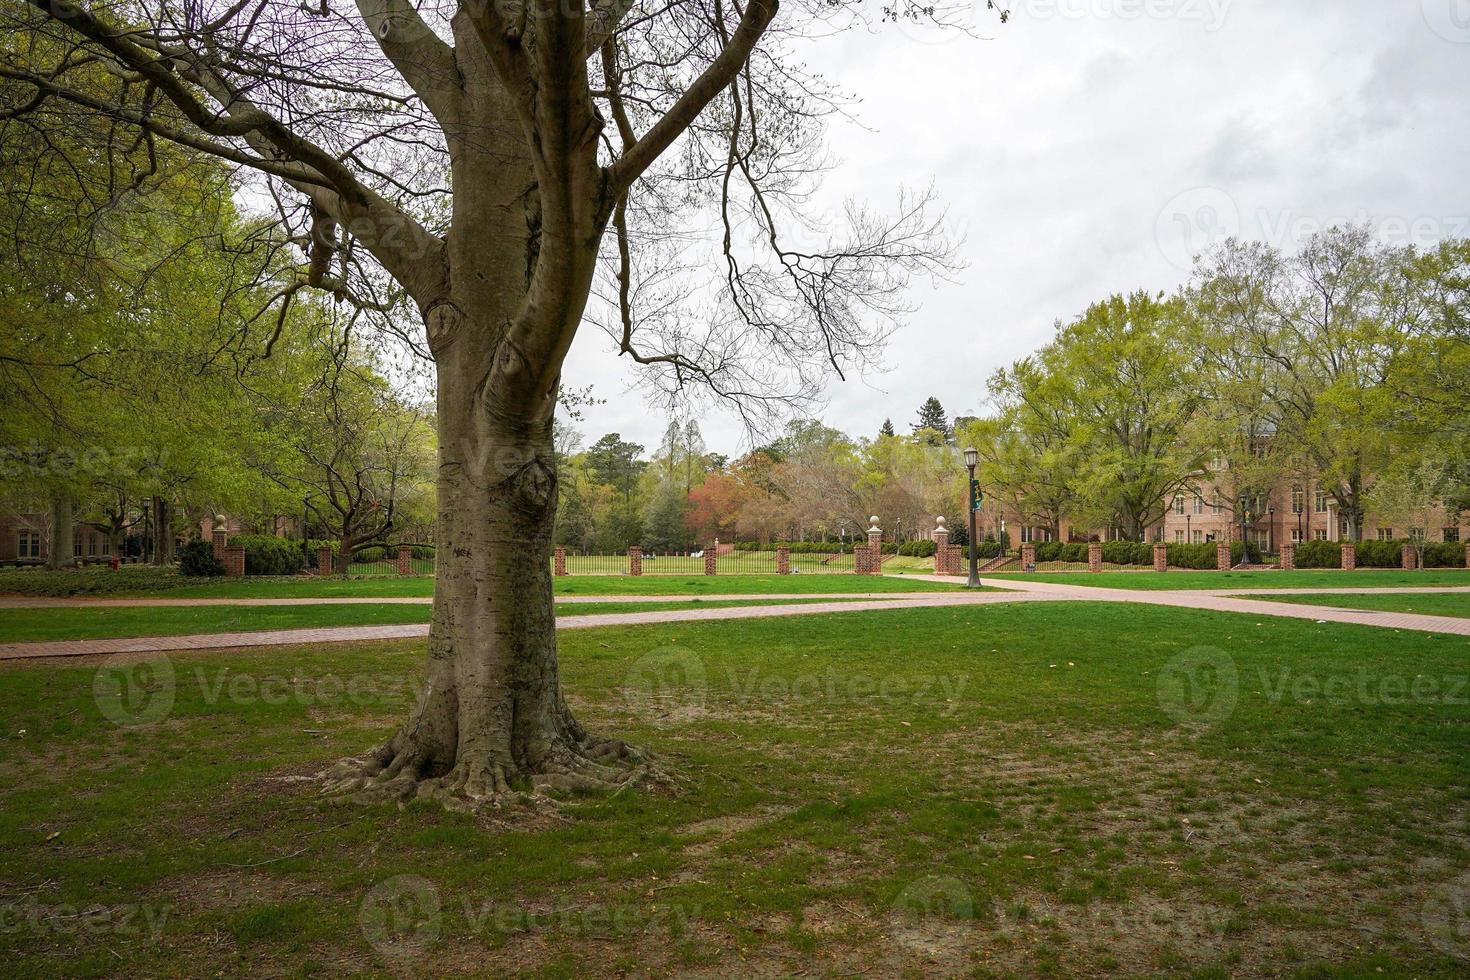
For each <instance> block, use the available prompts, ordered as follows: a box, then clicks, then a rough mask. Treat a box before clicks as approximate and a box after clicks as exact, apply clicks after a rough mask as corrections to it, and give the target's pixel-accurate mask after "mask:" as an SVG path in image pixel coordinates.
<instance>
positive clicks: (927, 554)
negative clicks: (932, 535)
mask: <svg viewBox="0 0 1470 980" xmlns="http://www.w3.org/2000/svg"><path fill="white" fill-rule="evenodd" d="M938 547H939V546H938V545H936V544H935V543H934V542H933V541H923V540H920V541H905V542H904V543H903V544H902V545H900V546H899V549H898V553H899V554H900V555H905V556H907V557H909V558H933V557H934V552H935V551H936V550H938Z"/></svg>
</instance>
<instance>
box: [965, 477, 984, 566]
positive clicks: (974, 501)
mask: <svg viewBox="0 0 1470 980" xmlns="http://www.w3.org/2000/svg"><path fill="white" fill-rule="evenodd" d="M979 461H980V454H979V453H978V452H976V451H975V450H974V449H966V450H965V469H966V470H968V471H969V474H970V537H969V544H968V546H967V547H968V549H969V552H970V578H969V581H967V582H966V583H965V585H966V586H967V587H968V588H971V589H978V588H980V566H979V565H978V564H977V563H976V558H977V557H978V555H977V553H976V544H977V542H976V541H975V512H976V511H977V510H979V509H980V500H981V494H980V481H979V480H977V479H975V464H976V463H978V462H979Z"/></svg>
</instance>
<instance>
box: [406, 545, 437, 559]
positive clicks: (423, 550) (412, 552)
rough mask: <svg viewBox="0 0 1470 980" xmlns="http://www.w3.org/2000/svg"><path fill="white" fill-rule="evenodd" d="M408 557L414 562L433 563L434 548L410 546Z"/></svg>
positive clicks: (430, 546)
mask: <svg viewBox="0 0 1470 980" xmlns="http://www.w3.org/2000/svg"><path fill="white" fill-rule="evenodd" d="M408 553H409V557H410V558H412V559H413V560H414V561H433V560H434V546H433V545H431V544H416V545H411V546H410V547H409V549H408Z"/></svg>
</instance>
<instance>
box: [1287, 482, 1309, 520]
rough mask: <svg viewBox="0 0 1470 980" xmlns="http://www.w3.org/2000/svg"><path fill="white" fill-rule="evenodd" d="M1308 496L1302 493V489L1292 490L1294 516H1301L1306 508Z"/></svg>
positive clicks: (1295, 488)
mask: <svg viewBox="0 0 1470 980" xmlns="http://www.w3.org/2000/svg"><path fill="white" fill-rule="evenodd" d="M1306 496H1307V495H1306V494H1305V493H1303V492H1302V488H1301V487H1292V488H1291V512H1292V513H1293V514H1300V513H1301V512H1302V510H1303V509H1304V508H1305V507H1306Z"/></svg>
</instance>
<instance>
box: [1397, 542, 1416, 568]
mask: <svg viewBox="0 0 1470 980" xmlns="http://www.w3.org/2000/svg"><path fill="white" fill-rule="evenodd" d="M1399 563H1400V564H1402V565H1403V566H1404V570H1405V571H1410V572H1412V571H1413V570H1414V569H1416V568H1418V567H1419V553H1418V552H1417V551H1415V550H1414V546H1413V545H1411V544H1406V545H1404V550H1403V552H1402V553H1400V555H1399Z"/></svg>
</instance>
